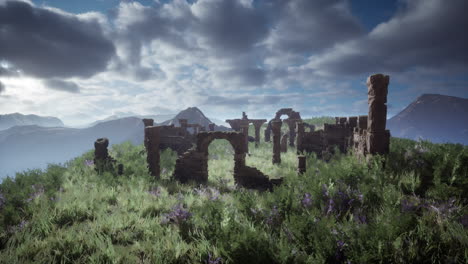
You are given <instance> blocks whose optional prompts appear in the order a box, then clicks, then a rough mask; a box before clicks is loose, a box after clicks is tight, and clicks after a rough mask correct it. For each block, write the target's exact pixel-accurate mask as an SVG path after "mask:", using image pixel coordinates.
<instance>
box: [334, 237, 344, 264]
mask: <svg viewBox="0 0 468 264" xmlns="http://www.w3.org/2000/svg"><path fill="white" fill-rule="evenodd" d="M345 246H346V243H345V242H344V241H342V240H338V242H336V251H335V259H336V261H337V262H339V263H341V262H343V261H344V260H345V258H346V257H345V255H344V247H345Z"/></svg>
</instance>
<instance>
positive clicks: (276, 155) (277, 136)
mask: <svg viewBox="0 0 468 264" xmlns="http://www.w3.org/2000/svg"><path fill="white" fill-rule="evenodd" d="M282 124H283V122H282V121H281V119H280V120H273V121H272V122H271V130H272V131H273V158H272V162H273V164H279V163H281V125H282Z"/></svg>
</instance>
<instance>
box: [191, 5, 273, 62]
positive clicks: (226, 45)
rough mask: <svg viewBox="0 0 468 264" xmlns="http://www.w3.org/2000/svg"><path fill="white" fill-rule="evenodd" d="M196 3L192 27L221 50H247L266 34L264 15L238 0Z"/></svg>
mask: <svg viewBox="0 0 468 264" xmlns="http://www.w3.org/2000/svg"><path fill="white" fill-rule="evenodd" d="M196 5H197V6H196V7H195V14H196V16H197V20H196V24H195V30H196V31H197V32H198V33H199V34H200V36H202V38H204V39H205V40H207V42H208V45H209V46H210V47H212V48H215V49H217V50H223V51H224V52H234V53H244V52H249V51H251V49H252V48H253V45H254V44H256V43H258V42H260V41H262V40H263V39H264V38H266V36H267V34H268V31H269V28H268V22H269V21H268V19H267V16H266V15H265V14H264V13H263V12H262V11H261V10H259V9H255V8H250V7H246V6H244V5H242V4H241V3H240V1H218V0H207V1H199V2H198V3H197V4H196Z"/></svg>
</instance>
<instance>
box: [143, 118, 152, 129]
mask: <svg viewBox="0 0 468 264" xmlns="http://www.w3.org/2000/svg"><path fill="white" fill-rule="evenodd" d="M142 121H143V124H145V127H149V126H153V125H154V120H153V119H147V118H144V119H143V120H142Z"/></svg>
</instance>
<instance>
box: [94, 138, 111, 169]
mask: <svg viewBox="0 0 468 264" xmlns="http://www.w3.org/2000/svg"><path fill="white" fill-rule="evenodd" d="M108 146H109V140H108V139H107V138H98V139H97V140H96V141H95V142H94V165H95V169H96V171H97V172H98V173H101V172H103V171H104V170H106V168H107V165H110V164H107V163H108V162H109V160H110V159H109V151H108V150H107V147H108Z"/></svg>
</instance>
